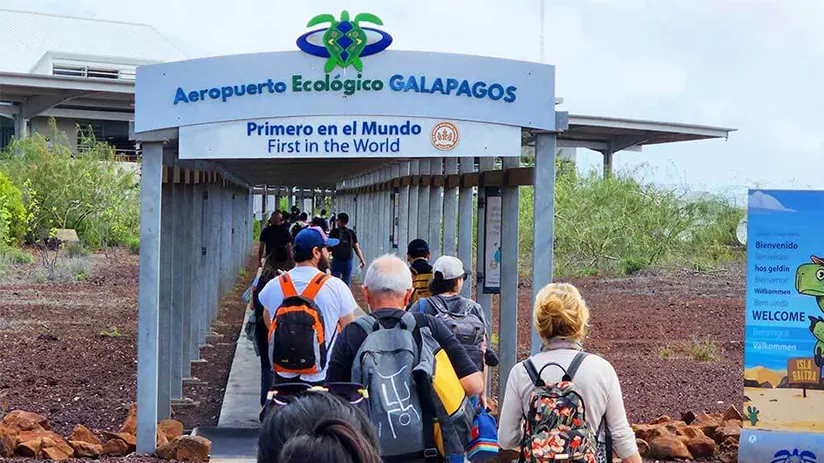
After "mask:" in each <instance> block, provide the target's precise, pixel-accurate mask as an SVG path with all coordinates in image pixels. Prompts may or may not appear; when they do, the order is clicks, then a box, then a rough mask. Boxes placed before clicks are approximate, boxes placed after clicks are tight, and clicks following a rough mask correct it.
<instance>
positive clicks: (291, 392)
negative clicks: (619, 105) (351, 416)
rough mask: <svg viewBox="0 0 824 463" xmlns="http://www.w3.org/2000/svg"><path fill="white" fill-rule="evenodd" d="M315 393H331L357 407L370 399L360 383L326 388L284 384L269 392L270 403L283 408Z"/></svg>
mask: <svg viewBox="0 0 824 463" xmlns="http://www.w3.org/2000/svg"><path fill="white" fill-rule="evenodd" d="M314 393H329V394H332V395H334V396H336V397H339V398H341V399H343V400H345V401H347V402H349V403H350V404H351V405H355V406H357V405H360V404H361V402H364V400H366V399H369V391H367V390H366V388H365V387H363V385H362V384H358V383H328V384H326V385H324V386H310V385H309V384H304V383H284V384H278V385H277V386H275V387H273V388H272V389H271V390H270V391H269V395H268V401H269V402H270V404H271V405H272V406H276V407H283V406H286V405H288V404H289V403H290V402H292V401H293V400H295V399H296V398H298V397H302V396H305V395H307V394H314Z"/></svg>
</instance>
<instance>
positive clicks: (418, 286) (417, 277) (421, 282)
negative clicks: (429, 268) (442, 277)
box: [409, 267, 432, 304]
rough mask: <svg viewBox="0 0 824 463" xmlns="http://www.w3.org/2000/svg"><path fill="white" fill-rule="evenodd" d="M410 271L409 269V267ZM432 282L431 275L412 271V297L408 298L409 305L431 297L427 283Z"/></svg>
mask: <svg viewBox="0 0 824 463" xmlns="http://www.w3.org/2000/svg"><path fill="white" fill-rule="evenodd" d="M410 269H411V267H410ZM431 281H432V273H415V271H414V270H413V271H412V289H413V291H412V297H411V298H409V303H410V304H411V303H413V302H415V301H417V300H419V299H423V298H426V297H429V296H431V295H432V293H431V291H429V283H430V282H431Z"/></svg>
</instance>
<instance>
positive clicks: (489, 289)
mask: <svg viewBox="0 0 824 463" xmlns="http://www.w3.org/2000/svg"><path fill="white" fill-rule="evenodd" d="M502 194H503V193H502V190H501V189H500V188H497V187H486V188H485V189H484V196H485V204H484V266H483V269H484V285H483V292H484V294H498V293H500V292H501V201H502V199H503V198H502Z"/></svg>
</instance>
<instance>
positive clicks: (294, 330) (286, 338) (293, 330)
mask: <svg viewBox="0 0 824 463" xmlns="http://www.w3.org/2000/svg"><path fill="white" fill-rule="evenodd" d="M337 241H338V240H336V239H332V238H327V236H326V233H324V232H323V230H322V229H321V228H320V227H308V228H306V229H304V230H301V231H300V233H298V234H297V236H296V237H295V242H294V244H293V254H294V258H295V268H293V269H292V270H290V271H289V272H287V273H285V274H283V275H281V276H279V277H278V278H276V279H273V280H271V281H270V282H269V283H267V284H266V287H264V288H263V290H262V291H261V292H260V296H259V299H260V302H261V304H263V307H264V309H265V312H264V317H263V319H264V320H265V321H268V322H269V327H270V330H269V333H270V334H269V343H270V352H271V354H272V355H271V356H270V359H271V361H272V363H273V369H274V371H275V384H281V383H289V382H304V383H309V384H313V385H319V384H322V383H323V382H324V381H325V380H326V370H327V365H328V363H329V357H331V352H332V348H333V346H334V344H335V340H336V339H337V335H338V333H339V331H340V330H341V329H343V327H344V326H346V325H347V324H349V323H350V322H351V321H352V320H354V315H353V312H354V311H355V308H356V307H357V303H356V302H355V298H354V297H353V296H352V292H351V291H350V290H349V287H348V286H347V285H346V284H345V283H344V282H343V281H341V280H340V279H338V278H335V277H331V276H328V275H327V274H326V271H327V270H328V269H329V249H328V248H329V247H330V246H335V245H336V244H338V243H337ZM284 294H285V295H286V297H284ZM272 324H274V325H275V326H274V328H272Z"/></svg>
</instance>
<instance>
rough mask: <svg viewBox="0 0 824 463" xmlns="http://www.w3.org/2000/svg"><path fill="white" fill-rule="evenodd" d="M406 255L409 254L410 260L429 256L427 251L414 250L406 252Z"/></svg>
mask: <svg viewBox="0 0 824 463" xmlns="http://www.w3.org/2000/svg"><path fill="white" fill-rule="evenodd" d="M407 254H409V257H411V258H413V259H417V258H419V257H426V256H427V255H428V254H429V251H427V250H425V249H415V250H412V251H408V252H407Z"/></svg>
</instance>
